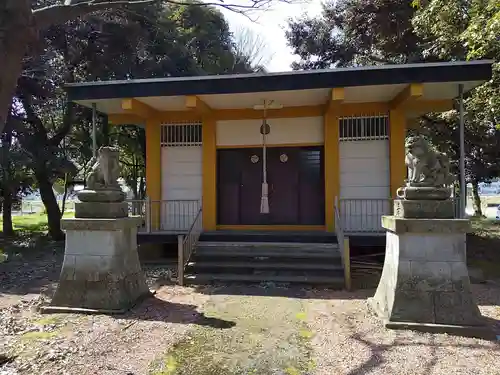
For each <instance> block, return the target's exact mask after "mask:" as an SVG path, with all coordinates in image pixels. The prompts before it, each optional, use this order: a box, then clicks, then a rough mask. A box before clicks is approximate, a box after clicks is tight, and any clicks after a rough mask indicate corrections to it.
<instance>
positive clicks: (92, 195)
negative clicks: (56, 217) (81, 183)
mask: <svg viewBox="0 0 500 375" xmlns="http://www.w3.org/2000/svg"><path fill="white" fill-rule="evenodd" d="M77 195H78V199H79V200H80V201H82V202H123V200H124V199H125V198H126V196H127V195H126V194H125V193H124V192H123V191H122V190H121V189H120V187H117V188H115V189H102V190H86V189H85V190H81V191H79V192H78V194H77Z"/></svg>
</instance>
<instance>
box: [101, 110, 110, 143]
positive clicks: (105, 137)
mask: <svg viewBox="0 0 500 375" xmlns="http://www.w3.org/2000/svg"><path fill="white" fill-rule="evenodd" d="M101 119H102V145H103V146H109V119H108V116H107V115H103V116H102V117H101Z"/></svg>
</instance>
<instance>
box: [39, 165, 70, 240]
mask: <svg viewBox="0 0 500 375" xmlns="http://www.w3.org/2000/svg"><path fill="white" fill-rule="evenodd" d="M35 177H36V179H37V181H38V187H39V188H40V197H41V198H42V202H43V205H44V206H45V210H46V211H47V223H48V226H49V236H50V237H51V238H52V239H53V240H55V241H60V240H63V239H64V233H63V231H62V230H61V210H60V209H59V205H58V204H57V199H56V196H55V195H54V190H52V184H51V183H50V180H49V178H48V176H47V174H46V173H44V172H41V171H35Z"/></svg>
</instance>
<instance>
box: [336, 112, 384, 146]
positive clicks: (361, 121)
mask: <svg viewBox="0 0 500 375" xmlns="http://www.w3.org/2000/svg"><path fill="white" fill-rule="evenodd" d="M339 126H340V140H341V141H365V140H375V139H388V138H389V118H388V116H386V115H381V116H360V117H341V118H340V122H339Z"/></svg>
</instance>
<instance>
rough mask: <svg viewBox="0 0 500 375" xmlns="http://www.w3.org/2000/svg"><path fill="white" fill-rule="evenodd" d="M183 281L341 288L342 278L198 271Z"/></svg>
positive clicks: (189, 282) (192, 282)
mask: <svg viewBox="0 0 500 375" xmlns="http://www.w3.org/2000/svg"><path fill="white" fill-rule="evenodd" d="M185 281H186V283H188V284H206V283H210V282H248V283H260V282H277V283H295V284H320V285H328V286H329V287H333V288H339V289H341V288H343V287H344V278H343V277H340V276H330V277H326V276H309V275H308V276H293V275H286V276H282V275H262V274H257V275H255V274H247V275H245V274H233V273H224V274H213V273H202V274H200V273H198V274H194V275H193V274H187V275H186V276H185Z"/></svg>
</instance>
